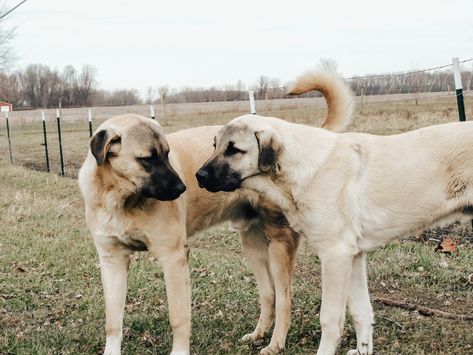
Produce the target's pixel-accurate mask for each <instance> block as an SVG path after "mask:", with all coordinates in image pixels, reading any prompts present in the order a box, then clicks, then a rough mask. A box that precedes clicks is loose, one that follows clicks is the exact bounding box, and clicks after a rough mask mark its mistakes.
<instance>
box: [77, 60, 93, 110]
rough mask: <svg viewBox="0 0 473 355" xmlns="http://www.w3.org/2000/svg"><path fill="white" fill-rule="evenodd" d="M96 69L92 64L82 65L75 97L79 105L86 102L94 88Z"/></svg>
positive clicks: (83, 104)
mask: <svg viewBox="0 0 473 355" xmlns="http://www.w3.org/2000/svg"><path fill="white" fill-rule="evenodd" d="M96 76H97V69H96V68H95V67H94V66H93V65H89V64H87V65H84V66H83V67H82V71H81V72H80V74H79V77H78V80H77V86H76V89H75V93H74V95H75V97H76V100H77V104H78V105H79V106H85V105H87V104H88V101H89V99H90V96H91V94H92V91H93V90H94V89H95V85H96V80H95V78H96Z"/></svg>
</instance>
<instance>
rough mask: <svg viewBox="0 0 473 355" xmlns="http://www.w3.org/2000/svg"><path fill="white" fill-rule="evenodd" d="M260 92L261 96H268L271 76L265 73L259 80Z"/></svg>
mask: <svg viewBox="0 0 473 355" xmlns="http://www.w3.org/2000/svg"><path fill="white" fill-rule="evenodd" d="M256 84H257V85H258V93H259V97H260V98H266V95H267V93H268V85H269V78H268V77H267V76H265V75H261V76H260V77H259V78H258V79H257V80H256Z"/></svg>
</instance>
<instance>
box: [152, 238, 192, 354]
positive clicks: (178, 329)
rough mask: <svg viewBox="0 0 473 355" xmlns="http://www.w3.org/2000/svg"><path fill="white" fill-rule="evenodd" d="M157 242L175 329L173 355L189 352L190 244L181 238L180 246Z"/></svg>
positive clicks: (170, 313)
mask: <svg viewBox="0 0 473 355" xmlns="http://www.w3.org/2000/svg"><path fill="white" fill-rule="evenodd" d="M167 238H170V240H171V239H172V238H173V237H172V236H167ZM161 243H162V244H161ZM156 244H157V245H156V246H152V249H150V251H151V253H152V254H153V255H154V256H156V257H157V258H158V259H159V261H160V262H161V265H162V266H163V272H164V280H165V283H166V294H167V299H168V307H169V321H170V323H171V327H172V333H173V342H172V351H171V355H188V354H190V334H191V286H190V279H189V264H188V256H189V248H188V246H187V245H186V244H184V242H179V243H178V244H177V245H176V246H168V245H166V242H165V241H163V240H162V239H161V240H159V241H158V243H156Z"/></svg>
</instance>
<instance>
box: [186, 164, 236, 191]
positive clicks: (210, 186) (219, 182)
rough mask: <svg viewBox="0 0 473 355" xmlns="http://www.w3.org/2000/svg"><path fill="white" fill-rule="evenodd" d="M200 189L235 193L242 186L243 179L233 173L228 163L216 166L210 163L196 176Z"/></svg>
mask: <svg viewBox="0 0 473 355" xmlns="http://www.w3.org/2000/svg"><path fill="white" fill-rule="evenodd" d="M195 177H196V178H197V181H198V183H199V187H201V188H205V189H206V190H207V191H210V192H219V191H227V192H230V191H235V190H236V189H238V188H239V187H240V186H241V177H240V174H238V173H237V172H232V171H231V169H230V166H229V165H228V164H227V163H222V164H216V163H212V162H208V163H206V164H204V166H202V167H201V168H200V169H199V170H198V171H197V173H196V174H195Z"/></svg>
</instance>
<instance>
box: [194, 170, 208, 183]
mask: <svg viewBox="0 0 473 355" xmlns="http://www.w3.org/2000/svg"><path fill="white" fill-rule="evenodd" d="M195 177H196V178H197V181H199V182H204V181H206V180H207V178H208V177H209V173H208V171H207V170H203V169H200V170H199V171H197V173H196V174H195Z"/></svg>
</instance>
